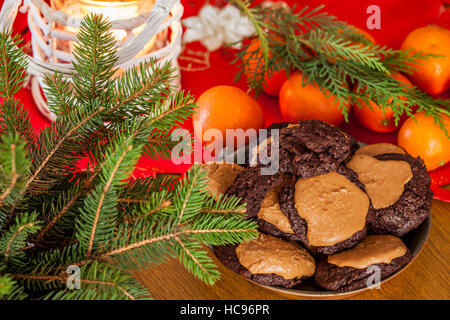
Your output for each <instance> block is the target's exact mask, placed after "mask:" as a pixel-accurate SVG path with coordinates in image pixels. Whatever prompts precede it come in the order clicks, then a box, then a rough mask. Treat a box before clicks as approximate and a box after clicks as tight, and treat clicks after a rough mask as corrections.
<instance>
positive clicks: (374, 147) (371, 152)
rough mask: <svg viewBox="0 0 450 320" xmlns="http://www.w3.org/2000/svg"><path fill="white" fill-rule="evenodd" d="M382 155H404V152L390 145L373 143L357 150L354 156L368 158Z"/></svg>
mask: <svg viewBox="0 0 450 320" xmlns="http://www.w3.org/2000/svg"><path fill="white" fill-rule="evenodd" d="M383 153H401V154H404V153H405V150H403V149H402V148H400V147H397V146H396V145H393V144H390V143H375V144H369V145H367V146H364V147H362V148H361V149H358V151H356V153H355V154H365V155H368V156H377V155H379V154H383Z"/></svg>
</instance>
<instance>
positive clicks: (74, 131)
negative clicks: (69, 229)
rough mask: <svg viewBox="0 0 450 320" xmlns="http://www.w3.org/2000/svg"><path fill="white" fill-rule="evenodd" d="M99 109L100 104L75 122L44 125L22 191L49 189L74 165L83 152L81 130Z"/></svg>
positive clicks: (60, 121) (57, 121) (96, 114)
mask: <svg viewBox="0 0 450 320" xmlns="http://www.w3.org/2000/svg"><path fill="white" fill-rule="evenodd" d="M102 111H103V107H100V108H98V109H96V110H95V111H92V113H90V114H89V116H87V117H85V118H84V119H83V120H82V121H81V122H77V123H76V124H75V123H73V124H72V123H71V124H68V123H67V122H64V121H62V120H59V119H58V120H56V122H55V124H54V125H53V127H52V128H51V129H50V128H48V127H46V128H45V129H44V130H43V131H42V132H41V134H40V135H39V137H38V144H39V145H40V146H41V148H40V150H39V153H38V155H37V156H36V159H35V161H34V162H33V170H32V174H31V175H30V177H29V179H28V180H27V182H26V185H25V190H27V191H28V190H29V191H35V190H40V189H44V190H48V189H49V187H51V186H53V185H55V184H56V183H57V182H58V181H60V179H61V177H63V176H64V175H66V174H68V173H69V172H70V171H72V170H73V169H74V168H75V167H76V163H77V162H78V160H79V159H80V158H81V157H82V156H84V155H85V154H84V149H83V145H81V144H78V143H77V142H78V141H79V140H78V139H79V138H80V137H79V136H78V135H79V134H80V130H81V129H82V127H83V126H86V125H89V123H90V122H92V121H96V119H95V117H97V116H98V115H99V114H100V113H101V112H102Z"/></svg>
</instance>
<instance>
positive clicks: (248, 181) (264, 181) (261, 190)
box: [226, 166, 282, 218]
mask: <svg viewBox="0 0 450 320" xmlns="http://www.w3.org/2000/svg"><path fill="white" fill-rule="evenodd" d="M281 181H282V176H281V174H279V173H277V174H275V175H262V174H261V167H260V166H255V167H248V168H245V169H244V170H243V171H241V172H240V173H239V174H238V175H237V177H236V179H234V181H233V183H232V184H231V185H230V187H229V188H228V190H227V192H226V193H227V194H232V195H235V196H237V197H239V198H241V199H242V201H243V202H245V203H247V209H246V214H247V216H248V217H249V218H253V217H255V216H256V215H257V214H258V212H259V209H260V207H261V203H262V201H263V199H264V198H265V197H266V194H267V192H269V190H271V189H272V188H273V187H274V186H275V185H278V184H280V183H281Z"/></svg>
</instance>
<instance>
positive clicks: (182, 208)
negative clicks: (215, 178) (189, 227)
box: [173, 166, 207, 222]
mask: <svg viewBox="0 0 450 320" xmlns="http://www.w3.org/2000/svg"><path fill="white" fill-rule="evenodd" d="M206 175H207V173H206V171H205V170H201V169H200V167H199V166H194V167H193V169H192V170H190V171H189V172H188V173H187V174H186V176H185V177H184V179H183V181H182V182H181V183H180V184H179V185H178V188H177V189H176V190H175V197H174V199H173V202H174V205H175V207H176V209H177V212H178V217H177V219H178V221H180V222H182V221H185V220H187V219H189V218H191V217H192V216H194V215H196V214H198V213H200V211H201V209H202V206H203V203H204V202H205V199H206V194H205V193H203V192H202V191H204V190H205V189H206V185H207V179H206Z"/></svg>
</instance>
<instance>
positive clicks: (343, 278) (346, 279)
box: [314, 235, 412, 292]
mask: <svg viewBox="0 0 450 320" xmlns="http://www.w3.org/2000/svg"><path fill="white" fill-rule="evenodd" d="M411 260H412V255H411V252H410V250H409V249H408V248H407V247H406V246H405V244H404V243H403V242H402V240H401V239H399V238H397V237H394V236H391V235H371V236H367V237H366V238H364V239H363V240H362V241H361V242H360V243H359V244H358V245H357V246H356V247H355V248H353V249H348V250H345V251H342V252H339V253H337V254H333V255H330V256H322V257H321V258H320V259H319V261H318V262H317V268H316V273H315V275H314V278H315V280H316V282H317V284H319V285H320V286H321V287H323V288H325V289H328V290H337V291H340V292H347V291H352V290H356V289H360V288H363V287H366V286H368V285H372V284H374V280H381V279H383V278H386V277H387V276H389V275H391V274H393V273H394V272H396V271H398V270H400V269H401V268H403V267H404V266H406V265H407V264H408V263H409V262H410V261H411ZM378 271H379V277H378V276H377V275H376V274H374V273H375V272H378ZM377 278H378V279H377Z"/></svg>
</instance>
